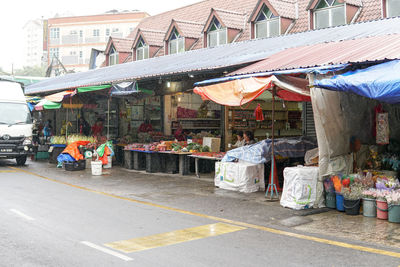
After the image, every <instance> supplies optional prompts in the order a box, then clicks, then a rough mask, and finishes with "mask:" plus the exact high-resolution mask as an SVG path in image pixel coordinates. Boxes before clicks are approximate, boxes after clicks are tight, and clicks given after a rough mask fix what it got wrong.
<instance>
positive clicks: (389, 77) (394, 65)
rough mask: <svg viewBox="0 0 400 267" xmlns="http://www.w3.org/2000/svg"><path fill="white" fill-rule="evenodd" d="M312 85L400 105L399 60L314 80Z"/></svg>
mask: <svg viewBox="0 0 400 267" xmlns="http://www.w3.org/2000/svg"><path fill="white" fill-rule="evenodd" d="M314 85H315V86H317V87H320V88H325V89H329V90H333V91H341V92H349V93H355V94H358V95H361V96H364V97H368V98H372V99H376V100H379V101H382V102H386V103H390V104H395V103H400V60H393V61H389V62H386V63H382V64H378V65H375V66H372V67H369V68H366V69H360V70H356V71H349V72H346V73H345V74H342V75H337V76H334V77H332V78H331V79H322V80H316V81H314Z"/></svg>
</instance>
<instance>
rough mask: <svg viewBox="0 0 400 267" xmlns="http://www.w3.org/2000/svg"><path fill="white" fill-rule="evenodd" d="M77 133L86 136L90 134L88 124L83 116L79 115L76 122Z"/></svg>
mask: <svg viewBox="0 0 400 267" xmlns="http://www.w3.org/2000/svg"><path fill="white" fill-rule="evenodd" d="M78 127H79V133H80V134H83V135H86V136H88V135H89V134H90V125H89V123H88V122H87V121H86V120H85V118H83V117H80V118H79V122H78Z"/></svg>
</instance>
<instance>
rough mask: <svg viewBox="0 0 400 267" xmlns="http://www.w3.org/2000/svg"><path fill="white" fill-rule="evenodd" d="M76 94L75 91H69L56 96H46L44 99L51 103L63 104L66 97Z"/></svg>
mask: <svg viewBox="0 0 400 267" xmlns="http://www.w3.org/2000/svg"><path fill="white" fill-rule="evenodd" d="M74 94H75V91H73V90H67V91H63V92H59V93H55V94H52V95H48V96H45V97H44V98H45V99H46V100H49V101H51V102H62V101H63V99H64V97H66V96H72V95H74Z"/></svg>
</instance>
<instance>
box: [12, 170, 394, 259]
mask: <svg viewBox="0 0 400 267" xmlns="http://www.w3.org/2000/svg"><path fill="white" fill-rule="evenodd" d="M9 168H11V169H14V170H17V171H20V172H25V173H28V174H30V175H33V176H37V177H40V178H43V179H45V180H48V181H53V182H56V183H59V184H64V185H68V186H71V187H74V188H79V189H82V190H85V191H88V192H92V193H96V194H100V195H104V196H109V197H113V198H117V199H122V200H126V201H130V202H134V203H139V204H143V205H147V206H152V207H156V208H161V209H165V210H170V211H175V212H178V213H182V214H187V215H193V216H197V217H201V218H206V219H210V220H214V221H218V222H224V223H229V224H235V225H239V226H243V227H247V228H252V229H257V230H261V231H265V232H269V233H273V234H278V235H284V236H289V237H295V238H299V239H304V240H310V241H314V242H318V243H322V244H328V245H333V246H337V247H343V248H350V249H354V250H359V251H364V252H369V253H375V254H380V255H385V256H390V257H395V258H400V253H399V252H394V251H388V250H383V249H376V248H371V247H365V246H359V245H353V244H349V243H345V242H340V241H334V240H330V239H325V238H319V237H314V236H308V235H302V234H296V233H292V232H287V231H283V230H278V229H273V228H270V227H265V226H260V225H255V224H250V223H245V222H240V221H235V220H229V219H224V218H220V217H215V216H211V215H206V214H202V213H197V212H192V211H187V210H182V209H177V208H172V207H168V206H164V205H159V204H155V203H152V202H147V201H142V200H137V199H132V198H127V197H121V196H117V195H113V194H109V193H105V192H101V191H96V190H93V189H89V188H86V187H82V186H79V185H74V184H70V183H66V182H63V181H58V180H56V179H52V178H48V177H45V176H42V175H40V174H36V173H33V172H30V171H25V170H23V169H19V168H15V167H9Z"/></svg>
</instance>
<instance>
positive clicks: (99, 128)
mask: <svg viewBox="0 0 400 267" xmlns="http://www.w3.org/2000/svg"><path fill="white" fill-rule="evenodd" d="M103 129H104V126H103V120H102V119H100V118H99V119H97V121H96V123H95V124H94V125H93V126H92V135H93V136H101V135H102V132H103Z"/></svg>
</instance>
